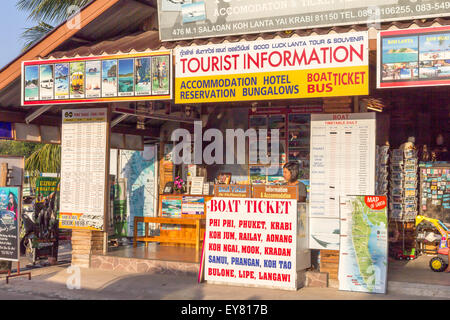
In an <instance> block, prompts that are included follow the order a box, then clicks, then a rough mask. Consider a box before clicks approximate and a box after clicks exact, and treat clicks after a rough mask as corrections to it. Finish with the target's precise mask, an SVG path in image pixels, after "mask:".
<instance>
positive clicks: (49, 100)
mask: <svg viewBox="0 0 450 320" xmlns="http://www.w3.org/2000/svg"><path fill="white" fill-rule="evenodd" d="M21 83H22V90H21V95H22V106H36V105H68V104H70V105H73V104H83V103H110V102H125V101H130V102H135V101H148V100H169V99H171V98H172V90H173V89H172V52H171V51H170V50H165V51H154V52H142V53H126V54H116V55H103V56H90V57H81V58H70V59H53V60H35V61H24V62H22V81H21Z"/></svg>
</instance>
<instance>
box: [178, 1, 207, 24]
mask: <svg viewBox="0 0 450 320" xmlns="http://www.w3.org/2000/svg"><path fill="white" fill-rule="evenodd" d="M181 13H182V15H183V23H191V22H196V21H203V20H206V8H205V2H203V1H202V2H195V3H191V4H183V5H182V6H181Z"/></svg>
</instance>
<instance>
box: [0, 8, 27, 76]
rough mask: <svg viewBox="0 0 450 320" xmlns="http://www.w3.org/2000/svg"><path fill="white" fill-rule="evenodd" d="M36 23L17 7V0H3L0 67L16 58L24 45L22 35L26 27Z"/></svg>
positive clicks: (0, 17) (0, 31)
mask: <svg viewBox="0 0 450 320" xmlns="http://www.w3.org/2000/svg"><path fill="white" fill-rule="evenodd" d="M33 25H36V23H34V22H32V21H27V13H26V12H24V11H19V10H17V9H16V0H6V1H5V0H3V1H2V4H1V10H0V40H1V47H2V49H3V50H0V68H3V67H4V66H5V65H6V64H8V63H9V62H11V61H12V60H13V59H14V58H16V57H17V56H18V55H19V54H20V52H21V50H22V47H23V45H24V41H23V40H22V39H21V38H20V35H21V34H22V32H23V31H24V29H25V28H26V27H31V26H33Z"/></svg>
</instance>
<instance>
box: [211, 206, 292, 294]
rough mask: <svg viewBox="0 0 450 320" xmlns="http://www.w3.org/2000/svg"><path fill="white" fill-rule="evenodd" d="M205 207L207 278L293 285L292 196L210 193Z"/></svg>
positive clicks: (285, 286)
mask: <svg viewBox="0 0 450 320" xmlns="http://www.w3.org/2000/svg"><path fill="white" fill-rule="evenodd" d="M206 207H207V214H206V233H205V247H204V260H205V267H204V270H205V271H204V272H205V280H206V281H208V282H213V283H220V284H241V285H249V286H261V287H270V288H277V289H285V290H296V289H297V266H296V255H297V201H296V200H276V199H256V198H240V199H239V198H212V199H211V200H210V201H208V202H207V205H206Z"/></svg>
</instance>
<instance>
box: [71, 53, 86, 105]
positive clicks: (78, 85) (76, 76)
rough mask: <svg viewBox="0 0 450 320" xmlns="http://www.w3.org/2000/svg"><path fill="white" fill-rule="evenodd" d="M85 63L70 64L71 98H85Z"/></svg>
mask: <svg viewBox="0 0 450 320" xmlns="http://www.w3.org/2000/svg"><path fill="white" fill-rule="evenodd" d="M84 78H85V62H73V63H71V64H70V98H71V99H81V98H84V93H85V85H84Z"/></svg>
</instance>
